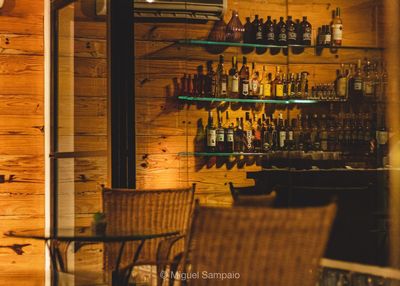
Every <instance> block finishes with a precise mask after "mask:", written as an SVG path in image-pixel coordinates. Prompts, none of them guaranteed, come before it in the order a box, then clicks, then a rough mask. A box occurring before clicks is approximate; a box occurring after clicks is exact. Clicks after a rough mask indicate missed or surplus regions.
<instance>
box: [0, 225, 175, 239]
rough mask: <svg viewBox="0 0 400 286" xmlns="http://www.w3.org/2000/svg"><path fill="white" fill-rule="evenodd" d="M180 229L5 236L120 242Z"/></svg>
mask: <svg viewBox="0 0 400 286" xmlns="http://www.w3.org/2000/svg"><path fill="white" fill-rule="evenodd" d="M179 233H180V232H179V231H165V232H164V231H161V230H158V231H156V230H155V231H138V232H127V231H115V232H111V233H108V232H107V231H106V233H104V234H97V233H94V232H93V231H92V229H91V228H90V227H77V228H74V229H72V228H70V229H68V228H65V229H58V230H57V233H55V234H46V232H45V230H44V229H31V230H22V231H9V232H6V233H4V235H5V236H9V237H17V238H31V239H38V240H59V241H85V242H118V241H120V242H121V241H138V240H147V239H153V238H160V237H168V236H174V235H178V234H179Z"/></svg>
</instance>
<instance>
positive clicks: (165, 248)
mask: <svg viewBox="0 0 400 286" xmlns="http://www.w3.org/2000/svg"><path fill="white" fill-rule="evenodd" d="M185 237H186V235H183V234H182V235H177V236H173V237H168V238H165V239H163V240H161V241H160V242H159V244H158V247H157V257H156V259H157V264H158V263H159V262H161V263H162V264H168V260H169V259H168V257H169V254H170V253H171V249H172V247H173V246H174V244H175V243H177V242H178V241H179V240H181V239H183V238H185Z"/></svg>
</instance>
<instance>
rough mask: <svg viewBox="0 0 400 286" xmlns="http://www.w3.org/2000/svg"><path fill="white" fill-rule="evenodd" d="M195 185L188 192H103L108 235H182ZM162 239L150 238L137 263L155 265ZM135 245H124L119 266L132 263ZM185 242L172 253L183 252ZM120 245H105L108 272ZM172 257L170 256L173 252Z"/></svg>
mask: <svg viewBox="0 0 400 286" xmlns="http://www.w3.org/2000/svg"><path fill="white" fill-rule="evenodd" d="M194 187H195V186H194V185H193V188H189V189H175V190H151V191H146V190H132V189H104V190H103V209H104V213H105V215H106V220H107V232H110V233H112V232H118V231H121V230H123V231H124V232H125V231H126V232H133V233H135V232H137V233H165V232H170V231H171V232H174V231H180V232H181V233H182V234H185V233H186V231H187V228H188V225H189V222H190V219H191V215H192V212H193V197H194ZM160 240H161V239H152V240H148V241H146V242H145V244H144V245H143V248H142V251H141V254H140V257H139V260H138V262H137V264H149V265H155V264H157V261H156V253H157V247H158V244H159V242H160ZM137 246H138V243H136V242H129V243H127V244H126V245H125V251H124V256H123V257H122V263H121V265H122V266H124V265H129V264H130V263H131V262H132V256H133V253H134V251H135V249H136V247H137ZM184 246H185V243H184V241H183V240H182V241H180V242H178V243H177V244H176V245H175V246H174V250H173V251H175V252H180V251H183V250H184ZM118 250H119V245H116V244H108V245H106V251H105V267H106V269H107V270H111V269H113V268H114V267H115V265H114V263H115V261H116V257H117V255H118ZM172 255H173V253H172Z"/></svg>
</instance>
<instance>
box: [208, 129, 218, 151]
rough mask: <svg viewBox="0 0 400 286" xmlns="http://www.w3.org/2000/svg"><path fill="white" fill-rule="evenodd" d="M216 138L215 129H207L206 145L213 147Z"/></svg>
mask: <svg viewBox="0 0 400 286" xmlns="http://www.w3.org/2000/svg"><path fill="white" fill-rule="evenodd" d="M216 139H217V132H216V130H215V129H208V131H207V146H208V147H215V146H216Z"/></svg>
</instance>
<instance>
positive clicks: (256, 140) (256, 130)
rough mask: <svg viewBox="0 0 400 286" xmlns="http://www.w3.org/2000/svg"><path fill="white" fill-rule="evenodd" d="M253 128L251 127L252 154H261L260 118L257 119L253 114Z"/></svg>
mask: <svg viewBox="0 0 400 286" xmlns="http://www.w3.org/2000/svg"><path fill="white" fill-rule="evenodd" d="M253 122H254V126H253V145H254V152H256V153H260V152H262V149H261V148H262V143H261V132H262V127H263V126H262V122H261V118H257V115H256V114H254V121H253Z"/></svg>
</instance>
